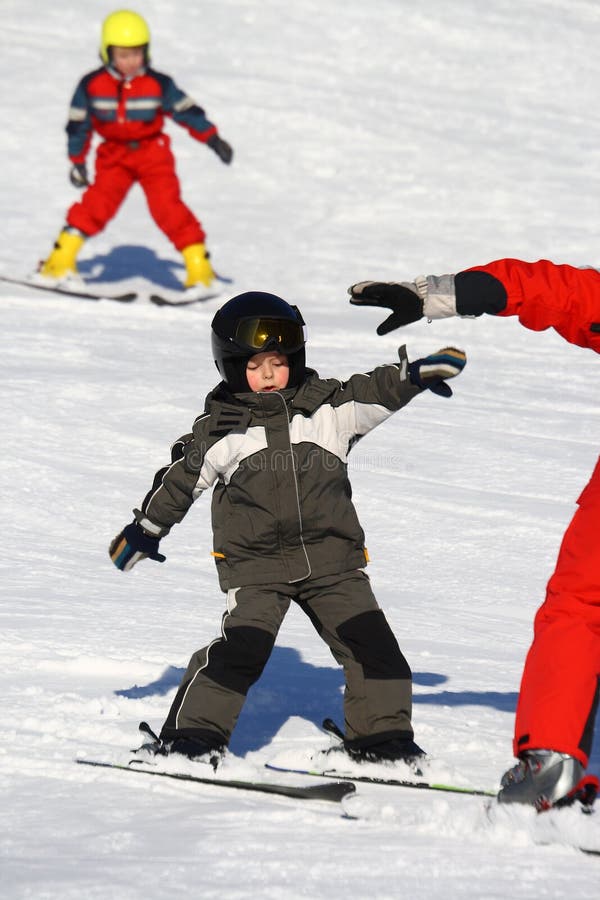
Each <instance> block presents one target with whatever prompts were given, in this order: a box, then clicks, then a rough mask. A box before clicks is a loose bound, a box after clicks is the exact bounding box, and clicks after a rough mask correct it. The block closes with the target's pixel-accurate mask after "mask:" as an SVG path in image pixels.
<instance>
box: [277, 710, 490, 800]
mask: <svg viewBox="0 0 600 900" xmlns="http://www.w3.org/2000/svg"><path fill="white" fill-rule="evenodd" d="M321 727H322V728H323V731H326V732H327V733H328V734H331V735H333V736H334V737H335V738H337V739H338V741H339V742H340V744H339V755H340V756H342V757H343V758H344V759H345V760H348V757H347V756H346V755H345V754H344V752H343V741H344V734H343V732H342V730H341V728H340V727H339V726H338V725H337V724H336V723H335V722H334V721H333V719H324V720H323V723H322V726H321ZM337 749H338V748H337V747H336V748H334V752H336V751H337ZM265 768H267V769H271V770H272V771H274V772H288V773H289V774H294V775H310V776H312V777H314V778H343V779H344V780H347V781H350V782H356V783H362V784H387V785H389V786H390V787H403V788H415V789H417V790H421V791H442V792H444V793H446V794H465V795H467V796H472V797H496V796H497V793H498V792H497V791H489V790H483V789H480V788H471V787H459V786H458V785H454V784H441V783H438V782H430V781H423V780H421V781H413V780H411V779H409V778H387V777H385V776H382V775H360V774H357V773H356V772H352V771H345V770H344V769H336V767H335V765H332V766H331V767H327V768H319V767H317V766H315V767H314V768H311V767H310V766H307V767H306V768H299V769H296V768H291V767H289V768H288V767H286V766H278V765H275V764H274V763H265ZM421 774H422V773H421V772H417V773H416V775H417V777H418V776H420V775H421Z"/></svg>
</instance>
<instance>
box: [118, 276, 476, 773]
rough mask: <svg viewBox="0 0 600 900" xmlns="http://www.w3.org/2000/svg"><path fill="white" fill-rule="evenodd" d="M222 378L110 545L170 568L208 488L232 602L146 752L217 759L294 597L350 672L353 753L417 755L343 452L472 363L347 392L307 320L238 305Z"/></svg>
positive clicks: (259, 305) (221, 330) (458, 360)
mask: <svg viewBox="0 0 600 900" xmlns="http://www.w3.org/2000/svg"><path fill="white" fill-rule="evenodd" d="M212 347H213V355H214V359H215V362H216V365H217V368H218V370H219V373H220V375H221V377H222V378H223V381H222V382H221V383H220V384H219V385H218V386H217V387H216V388H215V389H214V390H213V391H212V392H211V393H210V394H209V395H208V397H207V399H206V403H205V409H204V413H203V414H202V415H200V416H199V417H198V418H197V419H196V421H195V423H194V426H193V430H192V432H191V433H190V434H186V435H184V436H183V437H182V438H180V439H179V440H178V441H177V442H176V443H175V444H174V445H173V448H172V457H171V464H170V465H169V466H167V467H165V468H163V469H161V470H160V471H159V472H158V473H157V475H156V477H155V479H154V483H153V486H152V488H151V490H150V491H149V493H148V494H147V496H146V498H145V500H144V501H143V503H142V504H141V509H140V510H134V514H135V520H134V521H133V522H132V523H131V524H129V525H127V526H126V528H124V529H123V531H122V532H120V533H119V534H118V535H117V537H116V538H115V539H114V540H113V542H112V543H111V546H110V555H111V558H112V560H113V562H114V564H115V565H116V566H117V567H118V568H119V569H121V570H124V571H126V570H129V569H130V568H131V567H132V566H134V565H135V564H136V563H137V562H139V560H141V559H144V558H145V557H149V558H150V559H154V560H159V561H163V560H164V556H163V555H162V554H161V553H160V552H159V542H160V540H161V539H162V538H163V537H164V536H165V535H167V534H168V533H169V531H170V529H171V527H172V526H173V525H174V524H176V523H177V522H180V521H181V520H182V519H183V517H184V516H185V515H186V513H187V511H188V510H189V508H190V507H191V505H192V503H193V502H194V501H195V500H196V499H197V498H198V497H199V496H200V495H201V494H202V493H203V492H204V491H206V490H208V489H209V488H211V487H212V488H214V490H213V494H212V523H213V537H214V549H213V556H214V559H215V563H216V566H217V571H218V576H219V582H220V586H221V588H222V590H223V591H224V592H225V593H226V595H227V606H226V611H225V613H224V616H223V620H222V636H221V637H220V638H219V639H217V640H214V641H212V643H210V644H209V645H208V646H207V647H205V648H203V649H202V650H199V651H198V652H197V653H195V654H194V655H193V656H192V658H191V660H190V663H189V666H188V668H187V671H186V672H185V674H184V676H183V680H182V682H181V685H180V687H179V690H178V691H177V694H176V696H175V699H174V701H173V704H172V706H171V709H170V711H169V713H168V715H167V718H166V721H165V723H164V725H163V727H162V730H161V732H160V737H159V740H158V741H156V742H153V743H151V744H149V745H146V749H147V750H148V751H149V752H152V753H160V754H167V753H181V754H184V755H186V756H188V757H190V758H197V757H202V756H205V755H206V754H209V755H212V754H214V753H217V754H218V753H219V752H222V751H223V750H224V748H225V747H226V746H227V745H228V743H229V740H230V737H231V733H232V730H233V728H234V726H235V723H236V721H237V718H238V716H239V713H240V711H241V709H242V706H243V704H244V701H245V698H246V694H247V691H248V689H249V688H250V686H251V685H252V684H253V683H254V682H255V681H256V680H257V679H258V678H259V677H260V675H261V672H262V670H263V668H264V666H265V664H266V662H267V660H268V658H269V655H270V653H271V650H272V648H273V645H274V643H275V639H276V636H277V633H278V630H279V627H280V625H281V623H282V621H283V618H284V616H285V613H286V611H287V609H288V607H289V605H290V602H291V601H292V600H293V601H295V602H296V603H297V604H298V605H299V606H300V608H301V609H302V610H303V611H304V612H305V613H306V614H307V615H308V616H309V618H310V620H311V622H312V623H313V625H314V626H315V628H316V630H317V631H318V633H319V634H320V635H321V637H322V638H323V639H324V640H325V641H326V642H327V644H328V645H329V647H330V649H331V652H332V654H333V656H334V658H335V659H336V661H337V662H338V663H339V664H341V665H342V666H343V668H344V674H345V680H346V690H345V695H344V713H345V741H344V746H345V749H346V751H347V752H348V753H349V754H350V755H351V756H353V757H354V758H356V759H358V760H365V759H367V760H379V759H386V760H404V761H412V760H414V759H415V758H416V757H418V756H421V755H422V753H423V751H422V750H421V749H420V748H419V747H418V746H417V744H416V743H415V742H414V739H413V729H412V725H411V704H412V682H411V677H412V676H411V671H410V668H409V666H408V664H407V662H406V660H405V658H404V656H403V654H402V653H401V651H400V648H399V646H398V643H397V641H396V638H395V637H394V635H393V633H392V631H391V629H390V627H389V625H388V623H387V621H386V618H385V616H384V613H383V612H382V610H381V609H380V608H379V606H378V604H377V601H376V600H375V597H374V595H373V592H372V590H371V587H370V583H369V578H368V576H367V575H366V574H365V572H364V568H365V566H366V564H367V555H366V550H365V547H364V533H363V531H362V528H361V526H360V523H359V521H358V518H357V515H356V511H355V509H354V506H353V504H352V501H351V499H350V498H351V489H350V483H349V480H348V475H347V454H348V452H349V450H350V449H351V447H352V446H353V445H354V444H355V443H356V441H357V440H358V439H359V438H361V437H362V436H363V435H365V434H366V433H367V432H369V431H370V430H371V429H372V428H374V427H375V426H377V425H379V424H381V423H382V422H384V421H385V420H386V419H388V418H389V416H390V415H392V413H394V412H395V411H397V410H399V409H401V408H402V407H403V406H405V405H406V404H407V403H408V402H410V401H411V400H412V399H413V398H414V397H415V396H416V395H417V394H419V393H421V392H422V391H423V390H425V389H427V388H430V389H431V390H433V391H434V392H436V393H440V394H442V395H445V396H448V395H450V394H451V393H452V391H451V389H450V387H449V386H448V385H447V384H446V379H448V378H452V377H454V376H456V375H458V374H459V373H460V371H461V370H462V368H463V366H464V365H465V362H466V358H465V355H464V353H462V352H461V351H458V350H454V349H452V348H447V349H445V350H443V351H440V352H439V353H437V354H433V355H431V356H429V357H425V358H423V359H418V360H415V361H414V362H412V363H409V362H408V359H407V356H406V351H405V348H404V347H402V348H401V349H400V351H399V355H400V361H399V362H397V363H393V364H388V365H382V366H379V367H377V368H376V369H374V370H373V371H372V372H370V373H368V374H366V375H362V374H360V375H353V376H351V377H350V378H349V380H348V381H346V382H345V383H340V382H339V381H337V380H335V379H321V378H320V377H319V376H318V375H317V373H316V372H314V371H313V370H311V369H307V368H306V365H305V334H304V321H303V319H302V316H301V314H300V311H299V310H298V309H297V307H294V306H290V305H289V304H288V303H287V302H286V301H284V300H282V299H281V298H280V297H277V296H275V295H272V294H267V293H263V292H250V293H245V294H241V295H239V296H237V297H234V298H233V299H232V300H230V301H229V302H228V303H226V304H225V305H224V306H223V307H222V308H221V309H220V310H219V311H218V312H217V314H216V315H215V317H214V319H213V322H212Z"/></svg>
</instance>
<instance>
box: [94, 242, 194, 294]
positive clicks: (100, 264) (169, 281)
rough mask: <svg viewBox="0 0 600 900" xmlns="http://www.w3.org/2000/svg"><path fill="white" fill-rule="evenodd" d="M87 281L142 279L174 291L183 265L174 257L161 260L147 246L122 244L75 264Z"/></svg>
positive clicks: (180, 276) (103, 281)
mask: <svg viewBox="0 0 600 900" xmlns="http://www.w3.org/2000/svg"><path fill="white" fill-rule="evenodd" d="M77 268H78V269H79V271H80V273H81V275H82V277H83V278H84V279H85V281H86V283H87V284H90V285H91V284H96V283H99V284H110V283H113V282H116V281H124V280H125V279H127V278H145V279H146V280H147V281H150V282H152V284H154V285H156V286H158V287H162V288H167V289H169V290H177V289H178V288H181V286H182V283H183V272H184V266H183V263H182V262H179V261H176V260H173V259H161V258H160V257H159V256H157V255H156V253H155V252H154V250H150V249H149V248H148V247H138V246H135V245H127V244H125V245H123V246H121V247H113V248H112V249H111V250H110V251H109V253H106V254H104V255H101V254H98V255H97V256H93V257H92V258H91V259H85V260H83V259H82V260H81V261H79V262H78V263H77Z"/></svg>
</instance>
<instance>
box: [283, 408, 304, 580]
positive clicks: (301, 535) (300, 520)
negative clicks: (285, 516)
mask: <svg viewBox="0 0 600 900" xmlns="http://www.w3.org/2000/svg"><path fill="white" fill-rule="evenodd" d="M277 396H278V397H279V399H280V400H281V402H282V404H283V411H284V413H285V419H286V422H287V426H288V445H289V448H290V456H291V461H292V477H293V479H294V489H295V491H296V509H297V510H298V522H299V525H300V543H301V544H302V552H303V553H304V557H305V559H306V565H307V567H308V573H307V574H306V575H303V576H302V578H292V579H291V580H290V581H288V584H295V583H296V582H297V581H304V579H305V578H310V576H311V575H312V569H311V566H310V560H309V558H308V553H307V552H306V546H305V544H304V537H303V534H302V528H303V526H302V510H301V508H300V491H299V489H298V479H297V477H296V467H295V465H294V451H293V448H292V438H291V433H290V417H289V415H288V408H287V405H286V402H285V400H284V398H283V397H282V396H281V394H280V393H279V392H277Z"/></svg>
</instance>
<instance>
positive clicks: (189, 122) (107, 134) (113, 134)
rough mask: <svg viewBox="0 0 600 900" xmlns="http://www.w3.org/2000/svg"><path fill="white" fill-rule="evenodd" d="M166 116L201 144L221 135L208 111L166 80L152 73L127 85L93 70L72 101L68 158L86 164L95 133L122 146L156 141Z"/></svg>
mask: <svg viewBox="0 0 600 900" xmlns="http://www.w3.org/2000/svg"><path fill="white" fill-rule="evenodd" d="M165 116H170V117H171V118H172V119H173V121H175V122H177V124H178V125H182V126H183V127H184V128H187V130H188V131H189V133H190V134H191V136H192V137H193V138H195V140H197V141H201V142H202V143H206V141H207V140H208V139H209V138H210V137H211V136H212V135H213V134H216V133H217V128H216V126H215V125H213V124H212V122H209V120H208V119H207V118H206V116H205V114H204V110H203V109H202V108H201V107H200V106H198V105H197V103H195V102H194V101H193V100H192V98H191V97H189V96H188V95H187V94H185V93H184V92H183V91H182V90H180V88H178V87H177V85H176V84H175V82H174V81H173V79H172V78H170V77H169V76H168V75H164V74H162V73H161V72H156V71H155V70H154V69H150V68H149V69H145V70H144V72H143V73H141V74H140V75H136V76H135V77H134V78H131V79H129V80H126V79H124V78H123V77H122V76H120V75H119V74H118V73H116V72H114V70H113V69H108V68H106V67H104V66H103V67H102V68H100V69H95V70H94V71H93V72H89V73H88V74H87V75H84V77H83V78H82V79H81V81H80V82H79V84H78V85H77V88H76V90H75V93H74V95H73V100H72V101H71V108H70V111H69V121H68V123H67V129H66V130H67V135H68V154H69V159H70V160H71V162H73V163H82V162H85V159H86V156H87V154H88V151H89V149H90V144H91V140H92V136H93V133H94V132H97V133H98V134H99V135H100V137H102V138H104V140H105V141H114V142H116V143H120V144H128V143H135V142H139V141H143V140H147V139H148V138H154V137H157V136H158V135H159V134H160V133H161V132H162V130H163V125H164V119H165Z"/></svg>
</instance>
